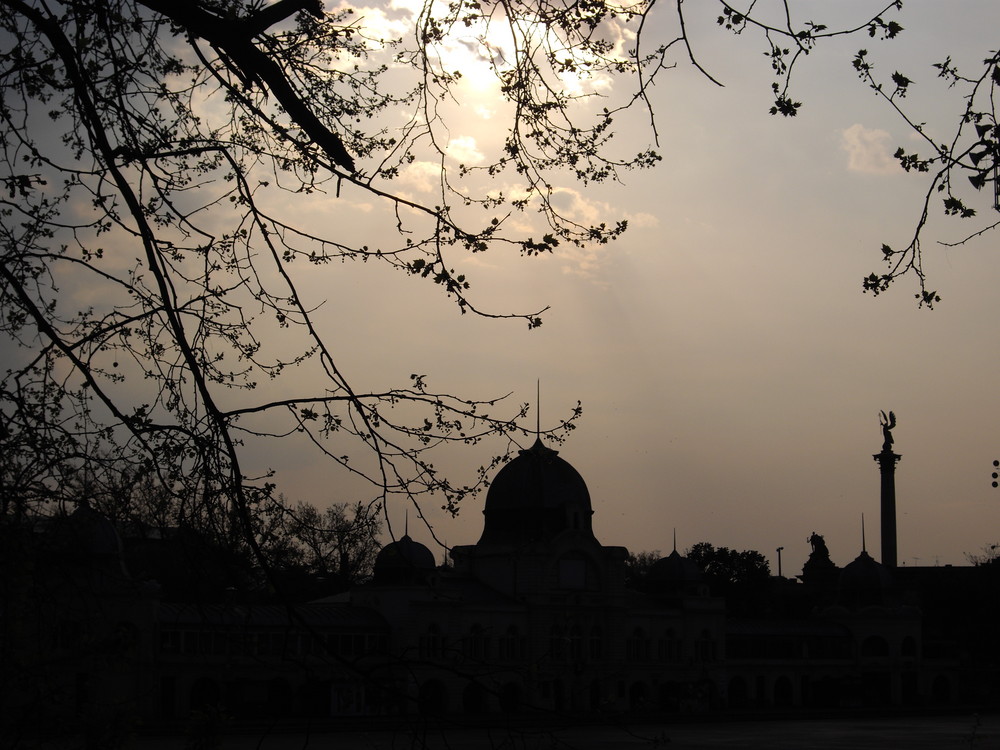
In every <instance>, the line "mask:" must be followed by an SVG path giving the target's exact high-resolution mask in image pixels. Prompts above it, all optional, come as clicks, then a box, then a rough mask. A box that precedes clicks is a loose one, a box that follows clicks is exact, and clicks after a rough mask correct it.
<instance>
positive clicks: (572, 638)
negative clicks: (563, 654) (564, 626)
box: [569, 625, 583, 662]
mask: <svg viewBox="0 0 1000 750" xmlns="http://www.w3.org/2000/svg"><path fill="white" fill-rule="evenodd" d="M569 658H570V660H571V661H574V662H579V661H581V660H582V659H583V633H581V632H580V626H579V625H574V626H573V627H571V628H570V629H569Z"/></svg>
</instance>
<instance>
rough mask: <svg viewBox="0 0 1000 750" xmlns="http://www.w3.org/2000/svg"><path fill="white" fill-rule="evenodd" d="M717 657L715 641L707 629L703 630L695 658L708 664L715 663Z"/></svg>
mask: <svg viewBox="0 0 1000 750" xmlns="http://www.w3.org/2000/svg"><path fill="white" fill-rule="evenodd" d="M715 656H716V655H715V640H713V638H712V634H711V633H710V632H709V631H708V630H707V629H705V630H702V631H701V637H699V638H698V642H697V643H696V644H695V658H697V659H698V661H703V662H708V661H715Z"/></svg>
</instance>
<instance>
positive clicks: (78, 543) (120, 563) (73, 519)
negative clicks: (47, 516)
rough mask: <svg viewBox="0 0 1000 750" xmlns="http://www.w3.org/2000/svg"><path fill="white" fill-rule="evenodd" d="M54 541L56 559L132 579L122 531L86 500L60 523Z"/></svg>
mask: <svg viewBox="0 0 1000 750" xmlns="http://www.w3.org/2000/svg"><path fill="white" fill-rule="evenodd" d="M50 539H51V542H52V544H53V551H54V552H55V555H56V557H57V558H58V559H60V560H61V561H62V562H63V563H64V564H68V565H71V566H75V567H77V568H78V569H80V570H90V571H103V572H104V573H106V574H109V575H112V576H114V577H126V578H127V577H128V573H127V571H126V569H125V560H124V555H123V547H122V540H121V537H120V536H119V535H118V530H117V529H116V528H115V525H114V524H113V523H111V521H110V520H109V519H108V517H107V516H105V515H104V514H103V513H101V512H100V511H98V510H96V509H95V508H93V507H91V505H90V504H89V503H88V502H86V501H81V502H80V503H79V505H77V507H76V509H75V510H74V511H73V512H72V513H70V514H69V515H68V516H65V517H63V518H61V519H59V520H58V521H57V523H56V524H55V525H54V526H53V529H52V532H51V536H50Z"/></svg>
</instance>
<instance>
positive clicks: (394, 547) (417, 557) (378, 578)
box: [373, 536, 435, 584]
mask: <svg viewBox="0 0 1000 750" xmlns="http://www.w3.org/2000/svg"><path fill="white" fill-rule="evenodd" d="M434 568H435V565H434V555H433V554H432V553H431V551H430V550H429V549H427V547H425V546H424V545H422V544H421V543H420V542H415V541H413V540H412V539H410V537H409V536H403V537H402V538H400V539H398V540H396V541H395V542H390V543H389V544H387V545H385V546H384V547H383V548H382V549H381V550H380V551H379V553H378V556H377V557H376V558H375V565H374V566H373V572H374V576H375V583H376V584H412V583H422V582H424V581H425V580H427V576H428V575H429V574H431V573H433V572H434Z"/></svg>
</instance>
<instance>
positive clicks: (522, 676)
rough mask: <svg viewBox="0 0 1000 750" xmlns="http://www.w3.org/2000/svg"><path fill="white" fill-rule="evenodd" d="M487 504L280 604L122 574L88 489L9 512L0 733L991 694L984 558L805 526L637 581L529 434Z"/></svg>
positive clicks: (839, 704) (657, 710)
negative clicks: (797, 568) (458, 526)
mask: <svg viewBox="0 0 1000 750" xmlns="http://www.w3.org/2000/svg"><path fill="white" fill-rule="evenodd" d="M483 514H484V525H483V532H482V535H481V536H480V538H479V540H478V542H476V543H475V544H470V545H462V546H457V547H454V548H453V549H452V550H451V565H449V566H437V565H436V564H435V561H434V556H433V554H432V553H431V552H430V550H428V549H427V548H426V547H425V546H424V545H422V544H420V543H418V542H416V541H414V540H413V539H411V538H410V537H409V536H404V537H402V538H401V539H398V540H396V541H394V542H392V543H390V544H388V545H386V546H385V547H384V548H383V550H382V551H381V553H380V554H379V555H378V558H377V560H376V563H375V568H374V576H373V579H372V581H371V582H370V583H368V584H366V585H362V586H358V587H355V588H354V589H353V590H351V591H350V592H348V593H346V594H343V595H339V596H335V597H330V598H327V599H323V600H319V601H314V602H311V603H308V604H299V605H295V606H290V605H285V604H275V603H269V604H254V603H252V602H248V601H244V600H242V599H240V597H235V596H230V595H225V594H222V595H216V596H215V597H214V598H211V597H209V598H206V596H205V592H204V591H202V590H199V591H197V592H196V591H195V590H192V596H191V597H190V598H189V599H187V600H185V599H184V598H183V597H182V596H178V595H177V592H174V594H173V595H172V596H171V597H169V598H167V597H164V595H163V591H162V590H161V588H160V587H159V586H158V585H157V584H156V583H155V582H153V581H139V580H136V578H135V577H134V576H133V575H132V574H130V571H129V569H128V567H127V566H126V564H125V561H124V558H123V545H122V541H121V538H120V537H119V535H118V533H117V531H116V530H115V528H114V527H113V526H112V525H111V524H110V523H109V522H108V521H107V519H105V518H104V517H103V516H101V515H100V514H99V513H97V512H96V511H94V510H93V509H92V508H90V507H89V506H88V505H87V504H85V503H84V504H82V505H81V506H80V507H79V508H78V509H77V510H76V511H74V512H73V513H72V514H70V515H69V516H68V517H65V518H63V519H61V520H59V521H58V522H51V523H48V524H46V525H45V526H44V527H43V526H41V525H38V524H36V525H35V526H32V527H24V526H22V527H18V528H10V529H6V530H5V540H4V541H5V542H6V543H5V545H4V547H3V552H2V554H3V562H4V565H5V567H4V571H5V574H4V579H3V600H2V609H0V615H2V621H0V624H2V631H0V659H2V665H0V666H2V675H3V677H2V685H0V711H2V712H3V714H2V718H3V722H4V727H5V729H4V731H5V732H7V733H8V734H9V733H11V732H17V731H20V730H23V729H24V728H26V727H32V726H34V727H37V726H39V725H46V726H74V727H77V728H80V730H81V731H87V732H89V733H90V735H91V736H92V737H96V738H98V739H97V740H96V741H97V742H98V743H99V741H100V739H99V738H100V737H102V736H111V735H112V734H114V733H115V732H123V731H127V730H128V728H129V727H131V726H134V725H135V724H136V722H142V723H143V724H144V725H145V726H147V727H155V726H171V725H180V724H181V723H182V722H186V721H187V720H188V719H189V717H190V716H191V715H192V712H195V713H197V714H199V715H203V716H204V715H210V714H211V713H212V712H214V711H222V712H223V713H224V714H226V715H228V716H232V717H235V718H237V719H241V720H265V719H268V718H269V717H270V718H272V719H273V718H286V719H287V718H294V717H301V718H302V719H306V718H308V719H310V720H312V719H316V718H326V719H331V718H334V717H344V716H371V715H399V716H405V715H407V714H422V715H430V716H433V715H445V714H459V713H460V714H463V715H466V716H481V717H486V719H485V720H489V718H488V717H490V716H499V715H503V714H537V715H542V716H544V715H547V714H549V715H551V714H560V715H561V714H585V715H588V716H596V715H600V714H610V715H618V714H626V713H628V714H633V715H641V714H660V715H669V714H693V713H707V712H712V711H733V712H739V711H744V710H746V711H760V710H770V711H796V710H799V709H801V708H821V709H827V710H858V709H872V708H874V709H885V708H889V707H904V706H912V707H950V706H954V705H959V704H962V705H975V706H977V707H990V706H995V701H996V698H997V692H998V681H997V675H998V665H1000V659H998V645H997V640H996V638H995V635H994V631H995V624H996V622H997V617H998V615H1000V611H998V603H997V601H998V599H997V592H998V591H1000V575H998V574H1000V566H998V565H996V564H992V565H985V566H980V567H975V568H950V567H944V568H907V567H905V566H904V567H899V568H895V569H892V568H890V567H887V566H885V565H883V564H881V563H879V562H877V561H875V560H874V559H872V557H871V556H870V555H868V553H867V552H866V551H862V552H861V553H860V555H859V556H858V557H857V558H856V559H855V560H854V561H852V562H850V563H849V564H847V565H845V566H844V567H843V568H839V567H838V566H836V565H835V564H834V563H833V561H832V560H831V556H830V551H829V550H828V549H827V547H826V544H825V541H824V540H823V538H822V537H821V536H820V535H818V534H813V537H812V538H811V539H810V542H811V546H812V551H811V553H810V555H809V558H808V560H807V561H806V562H805V564H804V566H803V573H802V575H801V576H800V579H801V582H799V581H795V580H793V579H784V578H778V577H773V578H771V579H770V581H767V580H765V581H763V584H762V585H761V584H760V583H755V586H756V588H754V590H753V591H752V592H751V593H752V596H747V595H746V592H742V593H741V592H738V591H737V592H735V593H733V592H730V593H729V594H727V596H732V597H733V598H732V599H731V600H729V601H727V599H726V598H723V597H721V596H718V595H713V593H712V592H711V590H710V587H709V585H708V583H706V579H705V577H704V576H703V575H702V573H701V571H700V570H699V569H698V567H697V566H696V565H694V564H693V563H692V562H691V561H690V560H688V559H686V558H685V557H683V556H682V555H680V554H679V553H678V552H677V551H676V550H674V551H673V552H671V554H669V555H667V556H666V557H664V558H662V559H660V560H659V561H657V562H655V563H654V564H653V565H652V566H651V568H650V569H649V572H648V574H647V575H646V576H645V578H644V579H643V584H642V586H641V589H642V590H634V589H633V588H630V587H629V586H627V585H626V558H627V551H626V550H625V548H623V547H616V546H606V545H603V544H602V543H601V542H600V541H598V539H597V537H596V536H595V534H594V528H593V518H594V511H593V506H592V504H591V499H590V494H589V491H588V489H587V486H586V483H585V482H584V480H583V478H582V477H581V476H580V474H579V473H578V472H577V471H576V469H574V468H573V467H572V466H571V465H570V464H569V463H567V462H566V461H565V460H564V459H562V458H561V457H560V456H559V455H558V454H557V452H556V451H554V450H552V449H550V448H547V447H545V446H544V445H543V444H542V443H541V441H537V442H536V443H535V444H534V445H533V446H531V447H530V448H529V449H527V450H523V451H521V452H520V454H519V455H518V456H516V457H515V458H514V459H513V460H511V461H510V462H509V463H508V464H506V465H505V466H504V467H503V468H501V469H500V471H499V472H498V473H497V475H496V477H495V479H494V481H493V483H492V485H491V486H490V489H489V491H488V493H487V497H486V502H485V507H484V511H483ZM165 549H169V547H161V548H160V552H158V553H157V554H159V555H161V556H162V554H163V550H165ZM143 569H148V570H152V569H153V568H152V567H150V566H148V565H147V566H146V567H145V568H143ZM224 580H225V579H224V578H220V579H219V581H222V582H224ZM195 594H197V595H195ZM736 603H738V606H736Z"/></svg>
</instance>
